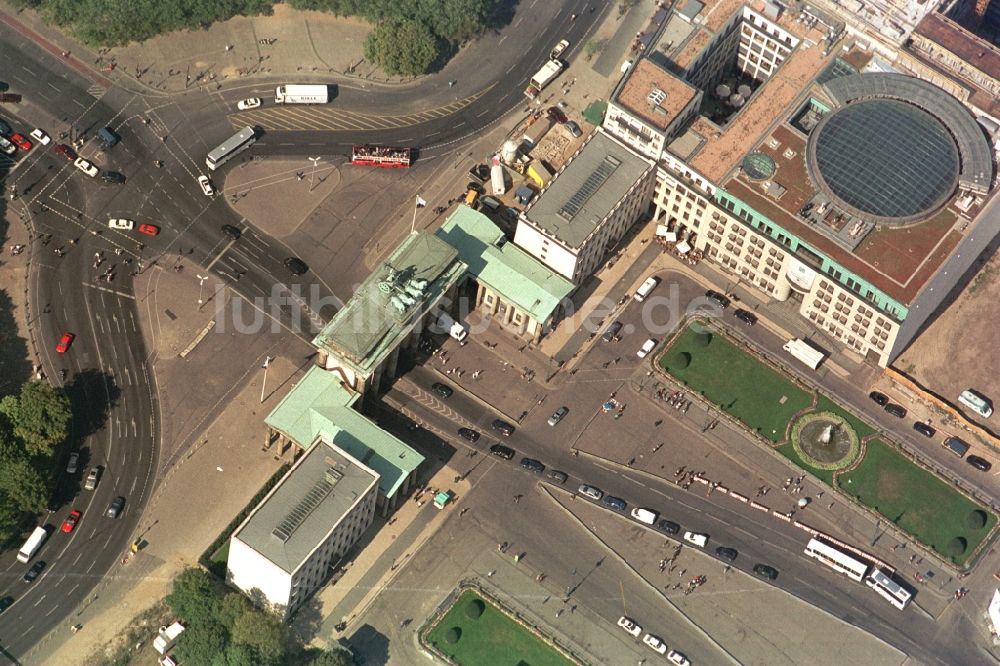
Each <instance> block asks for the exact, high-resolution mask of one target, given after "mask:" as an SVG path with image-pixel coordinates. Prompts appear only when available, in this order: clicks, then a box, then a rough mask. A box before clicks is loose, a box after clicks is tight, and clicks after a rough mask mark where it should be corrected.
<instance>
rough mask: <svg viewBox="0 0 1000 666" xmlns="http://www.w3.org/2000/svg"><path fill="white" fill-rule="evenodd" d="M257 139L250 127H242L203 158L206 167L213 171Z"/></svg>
mask: <svg viewBox="0 0 1000 666" xmlns="http://www.w3.org/2000/svg"><path fill="white" fill-rule="evenodd" d="M256 140H257V137H256V136H255V135H254V131H253V128H252V127H244V128H243V129H241V130H240V131H239V132H237V133H236V134H234V135H232V136H231V137H229V138H228V139H226V140H225V141H223V142H222V144H220V145H219V146H217V147H216V148H214V149H213V150H212V152H210V153H209V154H208V157H207V158H205V164H206V165H208V168H209V169H211V170H213V171H215V170H216V169H218V168H219V167H220V166H222V165H223V164H225V163H226V162H228V161H229V160H231V159H233V158H234V157H236V156H237V155H238V154H239V153H242V152H243V151H244V150H246V149H247V148H249V147H250V146H252V145H253V142H254V141H256Z"/></svg>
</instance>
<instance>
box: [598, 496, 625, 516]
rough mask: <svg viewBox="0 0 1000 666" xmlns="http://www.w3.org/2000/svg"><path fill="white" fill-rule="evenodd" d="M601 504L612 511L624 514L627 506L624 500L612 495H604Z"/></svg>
mask: <svg viewBox="0 0 1000 666" xmlns="http://www.w3.org/2000/svg"><path fill="white" fill-rule="evenodd" d="M601 504H603V505H604V506H606V507H608V508H609V509H611V510H613V511H621V512H622V513H624V512H625V509H627V508H628V504H626V503H625V500H623V499H622V498H620V497H614V496H612V495H605V496H604V499H602V500H601Z"/></svg>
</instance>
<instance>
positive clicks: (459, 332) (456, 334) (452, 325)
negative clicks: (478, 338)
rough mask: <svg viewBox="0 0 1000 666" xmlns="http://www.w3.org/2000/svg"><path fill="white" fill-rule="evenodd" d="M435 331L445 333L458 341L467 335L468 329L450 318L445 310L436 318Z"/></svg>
mask: <svg viewBox="0 0 1000 666" xmlns="http://www.w3.org/2000/svg"><path fill="white" fill-rule="evenodd" d="M437 332H438V333H447V334H448V335H450V336H451V337H453V338H455V339H456V340H458V341H459V342H462V341H463V340H465V339H466V338H467V337H469V331H468V329H466V328H465V326H463V325H462V324H460V323H458V322H457V321H455V320H454V319H452V318H451V315H450V314H448V313H447V312H442V313H441V316H440V317H438V320H437Z"/></svg>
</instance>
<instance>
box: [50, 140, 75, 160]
mask: <svg viewBox="0 0 1000 666" xmlns="http://www.w3.org/2000/svg"><path fill="white" fill-rule="evenodd" d="M53 150H54V151H56V152H57V153H58V154H60V155H62V156H63V157H65V158H66V161H68V162H72V161H73V160H75V159H76V151H75V150H73V149H72V148H70V147H69V146H67V145H66V144H65V143H60V144H57V145H56V147H55V148H53Z"/></svg>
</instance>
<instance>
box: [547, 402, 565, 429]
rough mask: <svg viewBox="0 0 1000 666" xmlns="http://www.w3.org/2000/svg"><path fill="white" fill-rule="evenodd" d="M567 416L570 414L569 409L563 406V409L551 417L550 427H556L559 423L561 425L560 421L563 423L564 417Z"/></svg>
mask: <svg viewBox="0 0 1000 666" xmlns="http://www.w3.org/2000/svg"><path fill="white" fill-rule="evenodd" d="M567 414H569V407H566V406H565V405H563V406H562V407H560V408H559V409H557V410H556V411H555V412H553V413H552V416H550V417H549V421H548V423H549V425H550V426H555V425H556V424H557V423H559V422H560V421H562V420H563V417H564V416H566V415H567Z"/></svg>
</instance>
